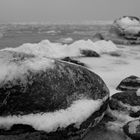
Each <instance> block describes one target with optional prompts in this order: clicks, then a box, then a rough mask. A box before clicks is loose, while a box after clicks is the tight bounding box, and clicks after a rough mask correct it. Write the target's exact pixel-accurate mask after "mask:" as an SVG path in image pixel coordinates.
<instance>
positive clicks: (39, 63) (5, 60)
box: [0, 51, 54, 86]
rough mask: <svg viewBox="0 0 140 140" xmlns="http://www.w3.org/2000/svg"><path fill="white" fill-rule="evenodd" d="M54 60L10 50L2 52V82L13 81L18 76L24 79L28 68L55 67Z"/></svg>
mask: <svg viewBox="0 0 140 140" xmlns="http://www.w3.org/2000/svg"><path fill="white" fill-rule="evenodd" d="M53 63H54V61H53V60H51V59H45V58H40V57H35V56H33V55H27V54H24V53H16V52H10V51H1V52H0V84H1V86H2V85H3V84H4V83H5V82H6V81H11V80H14V79H16V78H17V77H20V78H22V80H25V79H24V76H23V75H24V74H25V73H27V72H28V70H33V71H37V70H39V69H42V70H44V69H46V68H48V67H49V68H53Z"/></svg>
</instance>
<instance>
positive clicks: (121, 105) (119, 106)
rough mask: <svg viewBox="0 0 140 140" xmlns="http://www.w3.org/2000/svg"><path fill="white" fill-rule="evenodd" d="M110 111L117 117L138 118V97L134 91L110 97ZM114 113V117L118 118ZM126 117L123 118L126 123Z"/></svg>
mask: <svg viewBox="0 0 140 140" xmlns="http://www.w3.org/2000/svg"><path fill="white" fill-rule="evenodd" d="M109 107H110V110H111V111H113V112H116V114H117V115H119V114H120V116H121V115H126V116H127V117H132V118H137V117H139V116H140V96H137V94H136V92H135V91H129V92H128V91H126V92H119V93H116V94H114V95H112V97H111V100H110V101H109ZM116 114H115V113H114V114H113V113H112V115H114V117H116V118H119V117H120V116H117V115H116ZM127 117H126V118H124V119H126V120H124V121H127Z"/></svg>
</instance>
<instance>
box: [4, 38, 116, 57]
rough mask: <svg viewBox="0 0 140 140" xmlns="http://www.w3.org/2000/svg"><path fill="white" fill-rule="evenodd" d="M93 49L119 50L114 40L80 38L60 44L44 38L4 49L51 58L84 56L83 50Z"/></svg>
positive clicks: (106, 51)
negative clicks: (93, 40)
mask: <svg viewBox="0 0 140 140" xmlns="http://www.w3.org/2000/svg"><path fill="white" fill-rule="evenodd" d="M82 49H84V50H86V49H87V50H93V51H96V52H97V53H99V54H102V53H109V52H112V51H116V50H118V48H117V47H116V45H115V44H114V43H113V42H112V41H105V40H101V41H96V42H92V41H91V40H86V41H85V40H79V41H75V42H74V43H72V44H70V45H67V44H64V45H62V44H59V43H52V42H50V41H49V40H43V41H41V42H39V43H34V44H31V43H26V44H23V45H21V46H19V47H17V48H6V49H3V50H10V51H15V52H24V53H27V54H33V55H37V56H45V57H50V58H63V57H68V56H69V57H79V56H82V54H81V50H82Z"/></svg>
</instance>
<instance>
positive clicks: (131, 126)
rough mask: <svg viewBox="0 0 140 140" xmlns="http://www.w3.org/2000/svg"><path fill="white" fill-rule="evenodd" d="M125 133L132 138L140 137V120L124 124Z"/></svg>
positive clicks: (134, 139)
mask: <svg viewBox="0 0 140 140" xmlns="http://www.w3.org/2000/svg"><path fill="white" fill-rule="evenodd" d="M123 131H124V133H125V134H126V135H127V136H128V137H130V138H131V139H132V140H139V139H140V120H134V121H130V122H128V123H127V124H125V125H124V126H123Z"/></svg>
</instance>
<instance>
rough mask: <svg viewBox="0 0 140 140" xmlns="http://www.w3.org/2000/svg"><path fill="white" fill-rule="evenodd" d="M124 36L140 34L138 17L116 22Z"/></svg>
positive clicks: (121, 19) (129, 17) (128, 17)
mask: <svg viewBox="0 0 140 140" xmlns="http://www.w3.org/2000/svg"><path fill="white" fill-rule="evenodd" d="M115 24H116V25H117V27H118V28H120V30H121V31H122V33H124V34H131V35H137V34H139V32H140V20H139V19H138V18H136V17H131V16H125V17H122V18H119V19H117V20H116V21H115Z"/></svg>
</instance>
